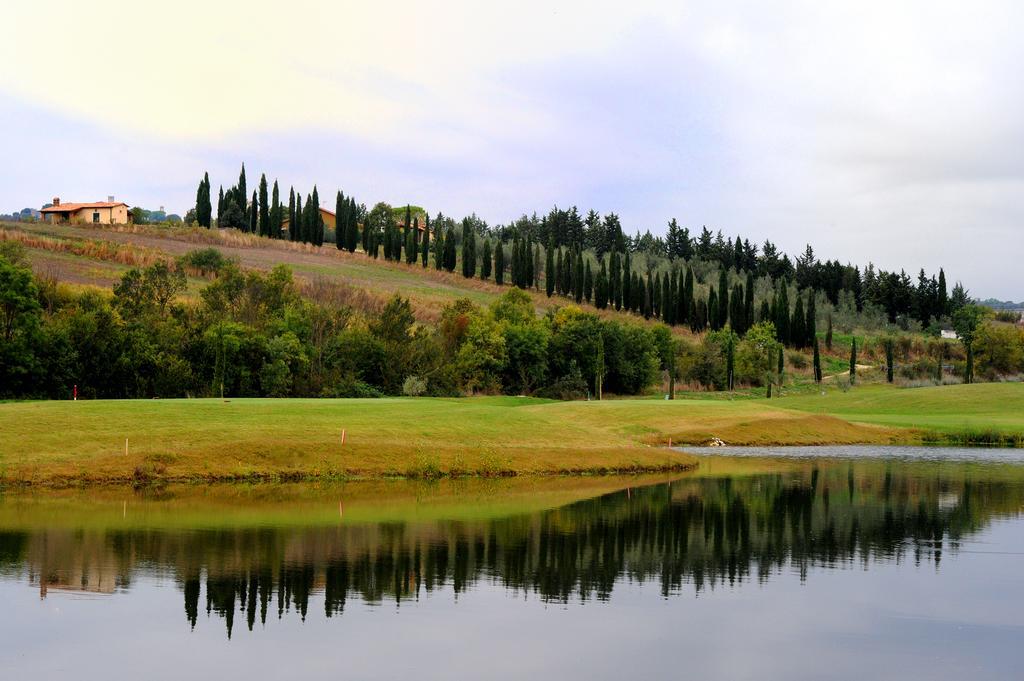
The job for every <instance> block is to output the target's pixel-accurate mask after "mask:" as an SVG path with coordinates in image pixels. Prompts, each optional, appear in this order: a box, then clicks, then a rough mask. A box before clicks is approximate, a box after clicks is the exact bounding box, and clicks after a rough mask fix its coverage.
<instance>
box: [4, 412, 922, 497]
mask: <svg viewBox="0 0 1024 681" xmlns="http://www.w3.org/2000/svg"><path fill="white" fill-rule="evenodd" d="M342 430H344V431H345V443H344V444H342V442H341V437H342ZM0 432H3V433H4V437H3V439H2V442H0V473H2V475H3V479H4V480H5V481H6V482H7V483H38V484H61V483H72V482H129V481H148V480H154V479H159V480H181V481H187V480H196V481H211V480H241V479H296V478H304V477H321V478H375V477H388V476H405V477H427V478H429V477H440V476H457V475H464V474H465V475H483V476H494V477H497V476H508V475H531V474H532V475H545V474H562V473H606V472H640V471H660V470H678V469H683V468H685V467H687V466H688V465H690V464H691V463H692V462H693V459H692V458H691V457H688V456H687V455H685V454H678V453H675V452H670V451H668V450H667V449H665V448H664V447H662V446H661V445H665V444H667V443H668V442H669V440H670V439H671V440H672V441H673V442H675V443H704V442H706V441H707V440H709V439H710V438H711V437H720V438H723V439H725V440H726V441H727V442H730V443H744V444H821V443H851V442H890V441H893V440H894V439H898V438H899V437H901V435H902V433H901V432H900V431H897V430H894V429H890V428H884V427H878V426H865V425H857V424H852V423H849V422H847V421H845V420H842V419H837V418H834V417H830V416H826V415H819V414H806V413H802V412H797V411H793V410H787V409H780V408H778V407H776V406H774V404H769V403H767V402H764V401H743V402H739V401H737V402H712V401H689V400H677V401H674V402H667V401H658V400H622V401H605V402H546V401H542V400H532V399H525V398H477V399H428V398H422V399H398V398H396V399H383V400H295V399H293V400H274V399H243V400H229V401H221V400H212V399H211V400H125V401H80V402H69V401H61V402H24V403H8V404H0ZM126 438H127V440H128V452H127V454H126V453H125V439H126Z"/></svg>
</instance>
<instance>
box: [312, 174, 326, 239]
mask: <svg viewBox="0 0 1024 681" xmlns="http://www.w3.org/2000/svg"><path fill="white" fill-rule="evenodd" d="M312 224H313V238H312V241H313V243H314V244H316V245H317V246H323V245H324V216H322V215H321V214H320V196H319V195H318V194H317V192H316V185H315V184H314V185H313V223H312Z"/></svg>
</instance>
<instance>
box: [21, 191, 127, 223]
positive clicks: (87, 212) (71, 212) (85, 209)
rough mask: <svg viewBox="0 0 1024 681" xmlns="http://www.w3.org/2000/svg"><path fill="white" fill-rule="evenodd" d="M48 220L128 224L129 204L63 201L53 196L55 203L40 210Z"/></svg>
mask: <svg viewBox="0 0 1024 681" xmlns="http://www.w3.org/2000/svg"><path fill="white" fill-rule="evenodd" d="M40 213H42V215H43V219H44V220H46V221H47V222H68V223H72V224H93V225H126V224H128V222H129V215H130V214H129V212H128V204H126V203H122V202H121V201H114V197H113V196H108V197H107V200H106V201H97V202H94V203H61V202H60V197H59V196H55V197H53V205H52V206H49V207H47V208H44V209H42V210H41V211H40Z"/></svg>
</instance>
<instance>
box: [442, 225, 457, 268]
mask: <svg viewBox="0 0 1024 681" xmlns="http://www.w3.org/2000/svg"><path fill="white" fill-rule="evenodd" d="M457 264H458V256H457V254H456V252H455V227H452V226H451V225H449V226H448V231H447V232H446V233H445V235H444V268H445V269H446V270H448V271H449V272H454V271H455V265H457Z"/></svg>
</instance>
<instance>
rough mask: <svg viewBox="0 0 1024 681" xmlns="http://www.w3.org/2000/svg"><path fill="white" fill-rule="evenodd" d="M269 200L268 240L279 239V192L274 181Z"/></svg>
mask: <svg viewBox="0 0 1024 681" xmlns="http://www.w3.org/2000/svg"><path fill="white" fill-rule="evenodd" d="M270 196H271V198H270V238H271V239H280V238H281V192H280V190H279V189H278V187H277V180H274V189H273V191H272V192H271V195H270Z"/></svg>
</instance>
